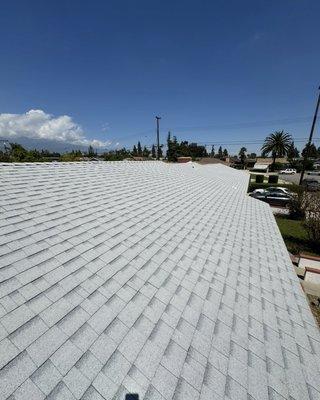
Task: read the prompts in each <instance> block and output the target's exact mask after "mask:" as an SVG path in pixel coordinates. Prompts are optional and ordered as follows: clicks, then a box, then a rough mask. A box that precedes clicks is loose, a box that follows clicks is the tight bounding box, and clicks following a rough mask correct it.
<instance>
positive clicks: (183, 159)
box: [178, 157, 192, 164]
mask: <svg viewBox="0 0 320 400" xmlns="http://www.w3.org/2000/svg"><path fill="white" fill-rule="evenodd" d="M190 161H192V157H178V163H180V164H183V163H187V162H190Z"/></svg>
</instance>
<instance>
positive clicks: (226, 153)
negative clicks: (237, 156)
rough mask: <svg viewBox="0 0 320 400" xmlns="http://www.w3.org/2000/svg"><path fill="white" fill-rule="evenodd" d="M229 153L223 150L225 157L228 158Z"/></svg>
mask: <svg viewBox="0 0 320 400" xmlns="http://www.w3.org/2000/svg"><path fill="white" fill-rule="evenodd" d="M228 155H229V153H228V150H227V149H224V150H223V157H228Z"/></svg>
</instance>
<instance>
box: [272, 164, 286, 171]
mask: <svg viewBox="0 0 320 400" xmlns="http://www.w3.org/2000/svg"><path fill="white" fill-rule="evenodd" d="M273 166H274V171H280V170H281V169H284V168H286V164H283V163H281V162H276V163H275V164H273Z"/></svg>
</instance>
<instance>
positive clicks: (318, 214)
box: [304, 193, 320, 249]
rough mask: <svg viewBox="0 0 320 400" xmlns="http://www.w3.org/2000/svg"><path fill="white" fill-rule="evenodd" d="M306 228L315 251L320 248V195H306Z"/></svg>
mask: <svg viewBox="0 0 320 400" xmlns="http://www.w3.org/2000/svg"><path fill="white" fill-rule="evenodd" d="M304 202H305V211H306V220H305V221H304V227H305V229H306V231H307V235H308V238H309V240H310V242H311V243H312V244H313V246H314V248H315V249H319V248H320V193H306V194H305V197H304Z"/></svg>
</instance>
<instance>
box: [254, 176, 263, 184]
mask: <svg viewBox="0 0 320 400" xmlns="http://www.w3.org/2000/svg"><path fill="white" fill-rule="evenodd" d="M263 180H264V175H256V183H263Z"/></svg>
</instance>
